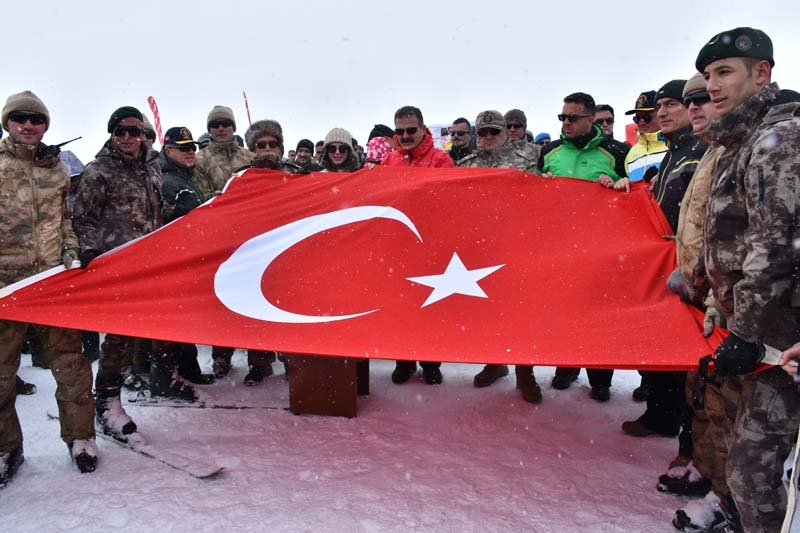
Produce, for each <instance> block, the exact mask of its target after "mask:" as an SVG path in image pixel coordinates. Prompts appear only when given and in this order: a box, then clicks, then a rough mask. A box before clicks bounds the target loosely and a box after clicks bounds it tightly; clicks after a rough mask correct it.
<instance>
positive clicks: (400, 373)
mask: <svg viewBox="0 0 800 533" xmlns="http://www.w3.org/2000/svg"><path fill="white" fill-rule="evenodd" d="M394 128H395V129H394V139H393V140H394V143H395V145H396V146H397V150H395V151H393V152H390V153H389V155H387V156H386V157H385V158H384V159H383V161H382V163H381V164H382V165H383V166H388V167H428V168H452V167H454V166H455V165H454V164H453V160H452V159H451V158H450V155H449V154H448V153H447V152H445V151H444V150H440V149H439V148H436V147H434V146H433V135H431V132H430V130H429V129H428V127H427V126H425V121H424V120H423V118H422V111H420V110H419V108H416V107H413V106H404V107H401V108H400V109H398V110H397V111H396V112H395V114H394ZM420 366H421V367H422V375H423V377H424V379H425V383H427V384H428V385H437V384H440V383H441V382H442V372H441V370H440V369H439V367H440V366H441V363H437V362H431V361H422V362H421V363H420ZM416 371H417V362H416V361H397V365H396V366H395V369H394V372H392V382H394V383H396V384H400V383H405V382H406V381H408V380H409V379H410V378H411V376H413V375H414V373H415V372H416Z"/></svg>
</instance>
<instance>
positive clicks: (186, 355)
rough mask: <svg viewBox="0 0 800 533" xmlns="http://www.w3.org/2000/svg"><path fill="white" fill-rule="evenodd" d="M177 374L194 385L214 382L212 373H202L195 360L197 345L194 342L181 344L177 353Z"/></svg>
mask: <svg viewBox="0 0 800 533" xmlns="http://www.w3.org/2000/svg"><path fill="white" fill-rule="evenodd" d="M178 374H180V375H181V376H182V377H183V378H184V379H186V380H187V381H190V382H191V383H194V384H195V385H208V384H210V383H214V381H216V378H215V377H214V374H203V372H202V371H201V370H200V363H198V362H197V347H196V346H195V345H194V344H186V345H181V348H180V352H179V354H178Z"/></svg>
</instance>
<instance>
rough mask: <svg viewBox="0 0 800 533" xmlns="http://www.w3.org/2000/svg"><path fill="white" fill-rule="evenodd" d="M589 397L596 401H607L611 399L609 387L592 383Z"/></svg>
mask: <svg viewBox="0 0 800 533" xmlns="http://www.w3.org/2000/svg"><path fill="white" fill-rule="evenodd" d="M589 397H590V398H591V399H592V400H594V401H596V402H601V403H602V402H607V401H608V400H610V399H611V387H609V386H607V385H592V390H591V391H589Z"/></svg>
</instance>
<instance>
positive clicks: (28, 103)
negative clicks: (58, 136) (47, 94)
mask: <svg viewBox="0 0 800 533" xmlns="http://www.w3.org/2000/svg"><path fill="white" fill-rule="evenodd" d="M14 111H27V112H28V113H39V114H40V115H44V123H45V126H46V127H45V131H47V129H48V128H50V112H49V111H48V110H47V107H46V106H45V105H44V102H42V101H41V100H40V99H39V97H38V96H36V95H35V94H33V93H32V92H30V91H22V92H21V93H17V94H12V95H11V96H9V97H8V100H6V105H4V106H3V112H2V115H1V116H2V121H3V128H4V129H5V130H6V131H8V115H10V114H11V113H13V112H14Z"/></svg>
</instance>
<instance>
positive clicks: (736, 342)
mask: <svg viewBox="0 0 800 533" xmlns="http://www.w3.org/2000/svg"><path fill="white" fill-rule="evenodd" d="M763 358H764V345H763V344H761V343H757V342H747V341H746V340H743V339H741V338H740V337H739V336H737V335H736V334H735V333H733V332H731V333H730V334H729V335H728V336H727V337H725V340H724V341H722V342H721V343H720V345H719V346H717V350H716V351H715V352H714V369H715V370H714V371H715V372H716V374H717V375H718V376H740V375H742V374H748V373H750V372H752V371H753V370H755V369H756V365H757V364H758V362H759V361H761V360H762V359H763Z"/></svg>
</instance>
